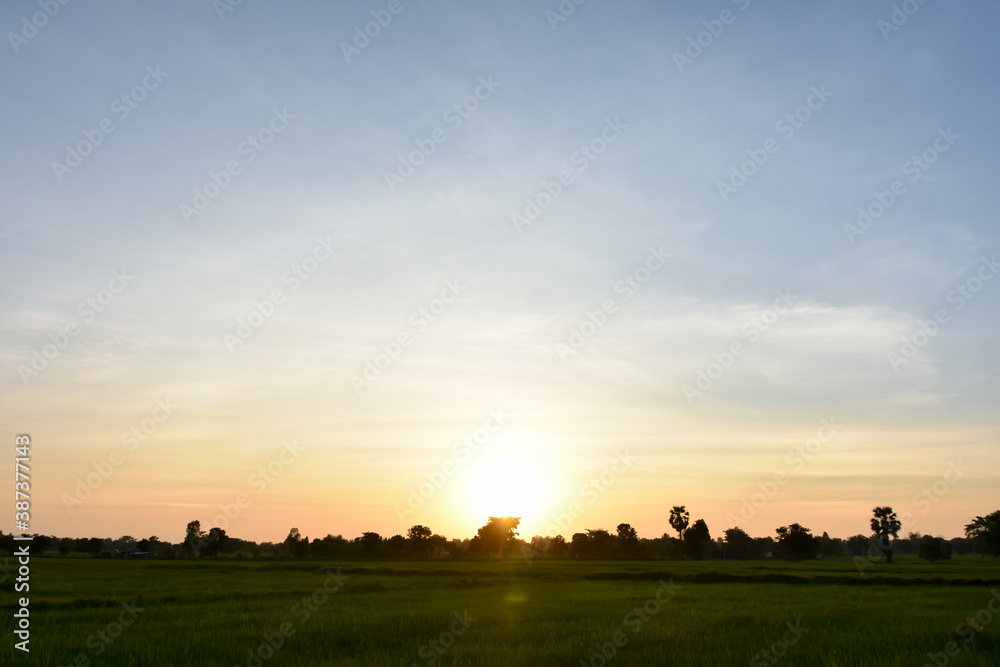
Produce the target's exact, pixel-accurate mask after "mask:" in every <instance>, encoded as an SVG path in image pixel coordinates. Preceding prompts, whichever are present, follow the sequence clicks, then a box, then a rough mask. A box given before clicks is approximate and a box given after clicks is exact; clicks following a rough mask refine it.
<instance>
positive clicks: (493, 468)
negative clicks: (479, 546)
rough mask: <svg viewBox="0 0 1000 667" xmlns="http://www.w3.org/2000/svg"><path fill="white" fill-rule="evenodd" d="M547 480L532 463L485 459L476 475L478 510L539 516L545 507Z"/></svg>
mask: <svg viewBox="0 0 1000 667" xmlns="http://www.w3.org/2000/svg"><path fill="white" fill-rule="evenodd" d="M545 488H546V487H545V480H544V479H542V477H541V475H539V474H538V472H537V471H536V470H533V469H532V468H531V466H530V465H526V464H525V463H524V462H522V461H518V460H513V459H501V460H494V461H488V462H485V463H484V464H483V465H482V466H480V468H479V470H478V471H477V474H476V476H475V478H474V482H473V488H472V489H471V492H472V499H473V500H472V503H473V509H474V511H475V512H476V513H477V514H478V515H479V516H481V517H483V519H484V520H485V519H486V517H490V516H519V517H537V515H538V514H539V513H541V512H542V511H543V510H544V507H543V506H544V505H545V496H546V493H545Z"/></svg>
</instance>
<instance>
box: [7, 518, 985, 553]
mask: <svg viewBox="0 0 1000 667" xmlns="http://www.w3.org/2000/svg"><path fill="white" fill-rule="evenodd" d="M667 523H668V524H669V525H670V527H671V528H672V529H673V531H674V532H675V533H676V537H675V536H674V535H671V534H669V533H664V534H663V535H662V536H661V537H659V538H651V539H650V538H640V537H639V536H638V534H637V533H636V531H635V529H634V528H633V527H632V526H631V525H630V524H627V523H621V524H618V526H617V528H616V529H615V531H614V532H610V531H608V530H605V529H601V528H598V529H587V530H585V531H583V532H578V533H573V534H572V535H571V536H570V538H569V539H568V540H567V539H566V538H565V537H563V536H562V535H556V536H540V535H536V536H534V537H532V538H531V539H530V540H525V539H522V538H521V537H519V536H518V528H519V526H520V517H490V518H489V520H488V521H487V523H486V524H485V525H483V526H482V527H481V528H479V529H478V530H477V531H476V535H474V536H472V537H471V538H467V539H450V540H449V539H448V538H446V537H444V536H443V535H439V534H436V533H434V532H433V531H432V530H431V529H430V528H429V527H427V526H424V525H419V524H418V525H414V526H411V527H410V528H409V529H408V530H407V531H406V535H405V536H404V535H393V536H391V537H383V536H382V535H379V534H378V533H375V532H364V533H362V534H361V535H359V536H357V537H354V538H352V539H348V538H345V537H343V536H342V535H330V534H328V535H326V536H325V537H323V538H313V539H312V540H310V539H309V537H308V536H303V535H302V534H301V533H300V532H299V530H298V528H292V529H291V530H290V531H289V532H288V535H287V536H286V537H285V539H284V540H283V541H281V542H261V543H258V542H253V541H250V540H243V539H240V538H237V537H232V536H230V535H228V534H227V533H226V531H225V530H224V529H222V528H218V527H213V528H211V529H210V530H208V531H207V532H206V531H203V530H202V528H201V522H200V521H197V520H196V521H191V522H189V523H188V524H187V527H186V529H185V533H184V536H183V539H181V540H180V541H179V542H177V543H171V542H169V541H168V542H164V541H161V540H160V539H159V538H158V537H156V536H155V535H154V536H151V537H148V538H144V539H138V540H137V539H135V538H134V537H132V536H130V535H123V536H122V537H120V538H118V539H116V540H113V539H111V538H96V537H92V538H71V537H64V538H61V539H60V538H57V537H53V536H46V535H34V536H32V538H33V539H32V541H31V542H30V544H29V550H30V552H31V553H32V554H33V555H56V554H58V555H60V556H70V555H89V556H94V557H102V556H103V557H114V556H121V555H135V554H142V555H149V556H151V557H155V558H168V559H170V558H184V559H196V558H219V557H229V558H237V559H244V558H344V559H379V558H387V559H407V558H417V559H419V558H454V559H497V558H529V559H534V558H542V559H593V560H615V559H627V560H684V559H692V560H705V559H727V560H754V559H767V558H774V559H786V560H809V559H814V558H817V557H839V556H855V557H868V558H871V557H872V556H873V555H874V554H878V555H880V556H883V557H884V558H885V559H886V561H887V562H889V563H891V562H892V557H893V555H894V554H896V553H902V554H914V555H917V556H919V557H921V558H925V559H927V560H944V559H948V558H950V557H951V555H952V553H955V554H981V555H982V556H984V557H985V556H986V555H991V556H993V557H1000V510H998V511H996V512H993V513H991V514H988V515H986V516H977V517H975V518H974V519H973V520H972V521H971V522H970V523H968V524H967V525H966V526H965V537H964V538H953V539H951V540H945V539H944V538H942V537H934V536H931V535H920V534H919V533H913V532H911V533H909V534H908V535H906V536H905V537H900V536H899V530H900V529H901V527H902V526H901V523H900V521H899V519H898V517H897V516H896V513H895V512H894V511H893V510H892V508H891V507H876V508H874V509H873V510H872V517H871V518H870V521H869V527H870V531H871V532H870V533H869V534H867V535H865V534H858V535H854V536H852V537H849V538H847V539H841V538H835V537H830V536H829V535H828V534H827V533H826V532H824V533H823V534H822V535H814V534H813V532H812V530H810V529H809V528H806V527H805V526H802V525H801V524H799V523H792V524H789V525H787V526H779V527H778V528H777V529H775V536H774V537H770V536H767V537H751V536H750V535H749V534H747V533H746V531H744V530H743V529H741V528H738V527H732V528H728V529H726V530H724V531H723V534H722V536H719V537H716V538H714V539H713V537H712V535H711V532H710V531H709V527H708V524H707V523H706V522H705V520H704V519H696V520H695V521H694V522H693V523H692V522H691V519H690V513H689V512H688V511H687V509H686V507H685V506H683V505H678V506H675V507H673V508H672V509H671V510H670V512H669V516H668V519H667ZM14 549H15V542H14V535H13V534H9V535H4V534H3V532H0V553H13V552H14Z"/></svg>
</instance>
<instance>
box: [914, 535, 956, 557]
mask: <svg viewBox="0 0 1000 667" xmlns="http://www.w3.org/2000/svg"><path fill="white" fill-rule="evenodd" d="M918 554H919V556H920V557H921V558H923V559H925V560H949V559H950V558H951V543H950V542H946V541H945V540H944V539H942V538H940V537H932V536H930V535H927V536H925V537H924V539H922V540H920V549H919V550H918Z"/></svg>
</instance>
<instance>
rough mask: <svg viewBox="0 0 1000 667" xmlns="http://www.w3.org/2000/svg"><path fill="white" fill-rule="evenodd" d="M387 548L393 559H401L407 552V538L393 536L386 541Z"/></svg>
mask: <svg viewBox="0 0 1000 667" xmlns="http://www.w3.org/2000/svg"><path fill="white" fill-rule="evenodd" d="M385 546H386V548H387V549H388V550H389V554H390V555H391V556H392V557H394V558H399V557H400V556H402V555H403V552H404V551H406V538H405V537H403V536H402V535H393V536H392V537H390V538H389V539H388V540H387V541H386V543H385Z"/></svg>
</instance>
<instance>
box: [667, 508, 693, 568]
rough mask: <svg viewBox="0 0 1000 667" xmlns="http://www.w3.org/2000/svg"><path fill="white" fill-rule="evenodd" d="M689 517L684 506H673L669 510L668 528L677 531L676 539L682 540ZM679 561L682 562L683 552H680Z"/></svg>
mask: <svg viewBox="0 0 1000 667" xmlns="http://www.w3.org/2000/svg"><path fill="white" fill-rule="evenodd" d="M690 520H691V515H690V514H689V513H688V511H687V509H685V507H684V505H674V507H673V508H672V509H671V510H670V527H671V528H673V529H674V530H676V531H677V539H678V540H683V539H684V531H685V530H687V527H688V522H689V521H690ZM681 560H684V551H683V549H682V550H681Z"/></svg>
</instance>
